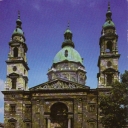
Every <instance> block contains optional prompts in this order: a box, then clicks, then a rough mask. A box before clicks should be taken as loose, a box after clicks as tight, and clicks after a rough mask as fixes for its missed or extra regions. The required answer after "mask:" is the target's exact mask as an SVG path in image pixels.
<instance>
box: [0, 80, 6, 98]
mask: <svg viewBox="0 0 128 128" xmlns="http://www.w3.org/2000/svg"><path fill="white" fill-rule="evenodd" d="M4 87H5V82H4V81H3V80H1V79H0V100H3V98H4V96H3V94H2V92H1V91H3V90H4Z"/></svg>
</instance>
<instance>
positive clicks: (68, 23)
mask: <svg viewBox="0 0 128 128" xmlns="http://www.w3.org/2000/svg"><path fill="white" fill-rule="evenodd" d="M69 25H70V22H69V21H68V26H67V29H69Z"/></svg>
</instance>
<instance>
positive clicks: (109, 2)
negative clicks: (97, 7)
mask: <svg viewBox="0 0 128 128" xmlns="http://www.w3.org/2000/svg"><path fill="white" fill-rule="evenodd" d="M108 11H110V1H109V2H108Z"/></svg>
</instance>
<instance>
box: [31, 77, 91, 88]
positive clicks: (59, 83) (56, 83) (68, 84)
mask: <svg viewBox="0 0 128 128" xmlns="http://www.w3.org/2000/svg"><path fill="white" fill-rule="evenodd" d="M60 89H61V90H62V89H68V90H69V89H89V87H88V86H85V85H82V84H79V83H75V82H72V81H67V80H63V79H55V80H52V81H48V82H46V83H43V84H40V85H37V86H35V87H32V88H30V89H29V90H60Z"/></svg>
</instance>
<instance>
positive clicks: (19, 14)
mask: <svg viewBox="0 0 128 128" xmlns="http://www.w3.org/2000/svg"><path fill="white" fill-rule="evenodd" d="M18 19H20V11H18Z"/></svg>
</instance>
